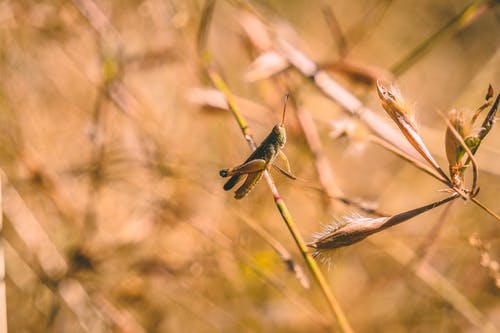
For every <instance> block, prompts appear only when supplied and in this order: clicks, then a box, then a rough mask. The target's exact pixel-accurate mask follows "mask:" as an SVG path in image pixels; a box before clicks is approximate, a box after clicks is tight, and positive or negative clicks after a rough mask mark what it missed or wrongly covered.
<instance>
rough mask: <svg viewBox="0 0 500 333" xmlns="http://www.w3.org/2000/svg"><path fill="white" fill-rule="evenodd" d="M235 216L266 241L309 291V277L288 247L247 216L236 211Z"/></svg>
mask: <svg viewBox="0 0 500 333" xmlns="http://www.w3.org/2000/svg"><path fill="white" fill-rule="evenodd" d="M234 212H235V214H236V215H238V216H239V217H240V218H241V219H242V220H243V221H244V222H245V223H246V224H247V225H248V226H249V227H250V228H251V229H252V230H253V231H254V232H255V233H256V234H258V235H259V236H260V237H261V238H262V239H264V240H265V241H266V242H267V243H268V244H269V245H270V246H271V247H272V248H273V249H274V251H276V253H277V254H278V255H279V257H280V258H281V260H282V261H283V263H284V264H285V265H286V267H287V268H288V270H289V271H291V272H293V273H294V274H295V277H296V278H297V280H298V281H299V282H300V284H301V285H302V286H303V287H304V288H305V289H309V287H310V285H311V284H310V282H309V278H308V277H307V275H306V274H305V273H304V271H303V270H302V267H301V266H300V265H298V264H297V263H295V261H294V260H293V258H292V255H291V254H290V252H289V251H288V250H287V249H286V247H285V246H284V245H283V244H281V243H280V242H279V241H278V240H277V239H276V238H275V237H273V236H272V235H271V234H270V233H269V232H267V231H266V230H265V229H264V228H262V227H261V226H260V225H258V224H257V223H255V222H254V221H253V220H252V219H251V218H250V217H248V216H245V215H244V214H242V213H241V212H239V211H237V210H234Z"/></svg>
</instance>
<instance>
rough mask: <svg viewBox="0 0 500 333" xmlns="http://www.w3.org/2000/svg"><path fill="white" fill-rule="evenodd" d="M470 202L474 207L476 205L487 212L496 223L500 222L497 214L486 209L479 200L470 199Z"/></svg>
mask: <svg viewBox="0 0 500 333" xmlns="http://www.w3.org/2000/svg"><path fill="white" fill-rule="evenodd" d="M470 200H471V201H472V202H474V203H475V204H476V205H478V206H479V207H481V208H482V209H484V211H485V212H487V213H488V214H490V215H491V216H493V217H494V218H496V219H497V221H499V222H500V216H498V214H497V213H495V212H494V211H492V210H491V209H489V208H488V207H486V206H485V205H483V204H482V203H481V202H480V201H479V200H477V199H476V198H471V199H470Z"/></svg>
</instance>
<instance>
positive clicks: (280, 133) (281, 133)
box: [273, 124, 286, 148]
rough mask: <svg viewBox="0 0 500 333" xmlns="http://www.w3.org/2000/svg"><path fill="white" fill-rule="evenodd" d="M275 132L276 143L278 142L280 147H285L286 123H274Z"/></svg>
mask: <svg viewBox="0 0 500 333" xmlns="http://www.w3.org/2000/svg"><path fill="white" fill-rule="evenodd" d="M273 134H274V135H275V138H276V143H278V145H279V146H280V148H283V147H284V146H285V143H286V130H285V125H284V124H276V125H274V127H273Z"/></svg>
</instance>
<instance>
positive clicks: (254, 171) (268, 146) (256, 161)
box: [219, 94, 296, 199]
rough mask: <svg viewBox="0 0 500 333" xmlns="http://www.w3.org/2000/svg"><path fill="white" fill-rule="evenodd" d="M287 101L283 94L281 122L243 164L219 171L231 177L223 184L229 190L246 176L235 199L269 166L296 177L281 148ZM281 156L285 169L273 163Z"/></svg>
mask: <svg viewBox="0 0 500 333" xmlns="http://www.w3.org/2000/svg"><path fill="white" fill-rule="evenodd" d="M287 101H288V94H286V96H285V103H284V106H283V117H282V119H281V123H279V124H276V125H275V126H274V127H273V129H272V131H271V133H269V135H268V136H267V137H266V138H265V139H264V141H262V143H261V144H260V145H259V146H258V147H257V149H255V151H254V152H253V153H252V154H251V155H250V157H249V158H247V160H246V161H245V162H243V164H241V165H239V166H237V167H234V168H228V169H222V170H221V171H220V172H219V173H220V175H221V176H222V177H231V178H230V179H229V180H228V181H227V182H226V183H225V184H224V190H225V191H229V190H230V189H232V188H233V187H234V186H235V185H236V184H237V183H238V182H239V181H240V180H242V179H243V177H245V176H246V177H247V178H246V180H245V182H244V183H243V185H241V186H240V188H238V189H237V190H236V192H235V194H234V197H235V198H236V199H241V198H243V197H245V196H246V195H247V194H248V193H249V192H250V191H251V190H252V189H253V188H254V186H255V185H257V183H258V182H259V180H260V179H261V178H262V175H263V174H264V171H268V170H269V168H270V167H271V166H273V167H275V168H276V169H277V170H278V171H280V172H281V173H283V174H284V175H286V176H287V177H290V178H292V179H296V177H295V176H294V175H293V174H292V171H291V169H290V162H288V158H287V157H286V155H285V153H283V152H282V151H281V150H282V149H283V147H284V146H285V143H286V131H285V124H284V123H285V112H286V104H287ZM278 156H279V157H281V158H282V159H283V161H284V162H285V167H286V171H285V170H283V169H281V168H280V167H279V166H277V165H275V164H274V161H275V160H276V157H278Z"/></svg>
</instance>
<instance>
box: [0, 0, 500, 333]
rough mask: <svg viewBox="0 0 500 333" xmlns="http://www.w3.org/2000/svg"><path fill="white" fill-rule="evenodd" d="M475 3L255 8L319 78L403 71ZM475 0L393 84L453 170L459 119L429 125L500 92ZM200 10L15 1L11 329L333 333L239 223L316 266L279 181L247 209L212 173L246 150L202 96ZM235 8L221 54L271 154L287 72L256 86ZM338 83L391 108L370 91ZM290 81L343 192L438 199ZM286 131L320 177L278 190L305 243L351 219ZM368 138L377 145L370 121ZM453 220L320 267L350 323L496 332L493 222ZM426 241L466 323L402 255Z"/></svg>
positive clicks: (7, 216)
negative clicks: (341, 64) (339, 65)
mask: <svg viewBox="0 0 500 333" xmlns="http://www.w3.org/2000/svg"><path fill="white" fill-rule="evenodd" d="M470 2H471V1H463V0H446V1H427V0H425V1H378V0H377V1H371V2H366V1H357V0H356V1H334V2H333V1H332V2H328V1H312V2H308V1H293V2H288V1H256V2H250V4H251V5H252V6H254V8H255V9H256V10H257V11H258V12H259V13H260V17H261V19H262V20H263V21H264V22H265V23H266V24H267V25H268V27H269V28H270V29H271V30H273V31H276V32H277V33H278V34H281V35H283V36H284V38H286V39H288V40H289V41H290V42H292V43H294V44H295V45H296V46H297V47H299V48H301V49H302V50H303V51H304V52H305V53H306V54H307V55H308V56H309V57H310V58H311V59H313V60H314V61H315V62H316V63H318V64H327V63H332V62H335V61H337V60H339V58H340V55H341V54H344V58H345V59H348V60H351V61H355V62H356V63H359V64H363V65H366V66H374V67H377V68H380V69H385V70H394V69H395V68H396V69H398V67H397V64H398V63H400V61H401V60H402V59H405V57H406V56H407V55H408V54H411V52H412V50H414V49H415V48H416V47H417V46H418V45H419V44H420V43H422V42H425V41H428V40H429V38H430V37H431V36H432V35H433V34H435V33H436V32H437V31H440V29H441V28H442V27H443V26H445V25H446V23H447V22H449V21H451V20H453V19H454V18H456V17H457V16H458V15H459V14H460V13H461V11H462V10H463V9H464V8H466V7H467V6H468V5H469V4H470ZM477 3H479V4H480V5H481V4H482V5H484V4H487V5H486V6H485V7H482V8H483V9H484V10H482V11H478V12H477V15H476V16H477V17H474V18H473V19H472V20H470V22H466V23H467V24H462V25H459V26H457V27H456V28H454V29H452V30H451V31H448V32H446V33H444V34H443V35H442V36H441V37H440V38H438V39H437V40H436V41H435V42H432V43H431V44H430V45H429V47H428V49H426V52H424V53H423V54H422V56H420V57H418V58H417V59H415V61H414V62H412V63H408V68H405V69H404V70H401V71H400V72H399V73H396V74H397V82H398V84H399V86H400V88H401V90H402V92H403V95H404V96H405V97H406V98H407V100H408V101H409V103H410V104H412V105H414V106H415V110H416V117H417V120H418V122H419V124H420V128H421V131H422V136H423V137H424V140H425V141H426V143H427V144H428V146H429V148H430V150H431V151H432V153H433V154H435V156H436V157H437V158H438V160H439V162H440V163H441V164H442V165H443V166H445V165H446V158H445V157H444V156H445V155H444V153H445V150H444V131H445V124H444V122H443V121H442V119H441V118H440V116H439V115H438V113H436V112H435V111H440V112H447V111H449V110H450V109H452V108H458V109H461V110H464V111H465V112H473V111H474V110H475V109H476V108H477V107H478V106H479V105H480V104H481V103H482V102H483V98H484V95H485V93H486V88H487V86H488V84H490V83H491V84H492V85H493V87H494V88H495V89H500V75H499V74H500V49H499V44H500V40H499V39H498V31H500V20H499V15H500V12H499V7H498V6H497V5H496V4H497V2H495V1H490V2H488V1H486V2H485V1H479V2H477ZM203 5H204V3H203V2H202V1H176V0H169V1H164V0H133V1H116V0H115V1H112V0H99V1H91V0H75V1H57V0H54V1H34V0H33V1H29V0H15V1H14V0H3V1H0V43H1V46H0V73H1V77H2V78H3V79H2V80H1V82H0V127H1V129H0V163H1V164H0V165H1V167H2V171H3V175H2V182H3V192H4V193H3V207H4V225H3V233H2V235H3V247H4V257H5V258H4V260H5V262H6V287H7V320H8V326H9V331H10V332H105V331H116V332H215V331H222V332H235V331H241V332H310V331H313V332H316V331H318V332H321V331H328V330H330V329H332V328H335V324H334V323H333V320H332V318H331V315H330V313H329V312H328V310H327V307H326V304H325V302H324V299H323V297H322V295H321V293H320V292H319V290H318V288H317V286H316V285H315V284H314V283H312V286H311V290H305V289H304V288H303V287H302V286H301V285H300V283H299V282H298V281H297V280H296V279H295V277H294V276H293V274H291V273H290V272H289V271H288V270H287V269H286V267H285V265H284V264H283V262H282V261H281V260H280V258H279V257H278V256H277V255H276V253H275V252H274V251H273V250H272V249H271V247H270V246H269V245H268V244H267V243H266V242H265V241H264V240H263V239H262V238H261V237H260V236H259V235H258V234H257V233H256V232H255V230H254V229H252V228H251V227H249V225H248V223H245V220H247V221H248V220H249V221H251V223H255V224H258V225H260V226H262V227H263V228H265V229H266V230H267V231H268V232H269V233H271V234H272V235H273V236H274V237H275V238H276V239H277V240H279V241H280V242H281V243H282V244H284V245H285V247H286V248H287V249H288V250H289V251H290V252H291V253H292V255H293V256H294V259H295V261H296V263H298V264H300V265H303V263H302V259H301V257H300V255H298V253H297V251H296V248H295V245H294V244H293V242H292V240H291V237H290V235H289V233H288V232H287V230H286V228H285V226H284V224H283V223H282V221H281V219H280V217H279V213H278V212H277V210H276V209H275V206H274V204H273V202H272V196H271V194H270V193H269V191H268V189H267V186H265V185H264V184H263V183H264V182H262V184H259V185H258V186H257V187H256V188H255V189H254V190H253V191H252V192H251V193H250V194H249V195H248V197H246V198H244V199H243V200H241V201H236V200H234V199H233V198H232V193H229V192H224V191H223V190H222V184H223V180H222V179H221V178H220V177H219V175H218V171H219V169H221V168H223V167H230V166H235V165H237V164H239V163H241V162H242V161H243V160H244V159H246V156H247V155H248V154H249V152H250V151H249V149H248V147H247V145H246V143H245V141H244V139H243V137H242V135H241V133H240V130H239V128H238V127H237V124H236V122H235V121H234V119H233V118H232V116H231V115H230V114H229V112H226V111H223V110H219V109H216V108H210V107H202V106H201V105H200V103H198V102H196V98H195V97H196V92H197V91H198V92H199V90H197V89H200V88H211V85H210V83H209V81H208V79H207V77H206V74H205V72H204V69H203V66H202V63H201V60H200V58H199V55H198V53H197V49H196V47H197V46H196V41H197V34H198V26H199V23H200V20H201V17H202V16H203V15H204V12H203ZM241 8H242V7H241V4H240V3H239V2H238V1H218V2H217V3H216V6H215V9H214V12H213V17H212V20H211V24H210V25H209V28H208V29H209V30H208V35H207V36H208V39H207V41H206V48H207V50H208V51H209V52H210V53H211V54H212V55H213V57H214V62H215V63H217V64H218V65H219V68H220V70H221V72H222V74H223V75H224V77H225V79H226V80H227V82H228V85H229V88H230V89H231V91H232V92H233V93H234V94H235V95H237V96H239V97H240V98H239V99H237V101H239V102H240V103H239V106H240V107H241V109H242V112H243V113H244V115H245V117H246V118H247V120H248V122H249V126H250V127H251V129H252V131H253V133H254V136H255V138H256V140H257V141H259V142H260V141H261V140H262V139H263V138H264V137H265V136H266V135H267V134H268V132H269V131H270V129H271V128H272V126H273V125H274V124H275V123H276V122H277V121H278V119H279V117H280V112H281V108H282V105H281V104H282V96H283V94H284V92H285V89H283V85H280V84H278V83H277V82H276V81H275V80H273V79H265V80H261V81H257V82H248V81H246V80H245V79H244V78H245V73H247V71H248V68H249V65H250V64H251V63H252V61H253V60H254V59H255V57H256V56H257V55H258V53H257V51H256V50H255V49H254V48H253V47H252V45H251V44H250V43H249V41H248V39H247V37H246V34H245V33H244V32H243V29H242V27H241V25H240V23H241V21H242V9H241ZM325 9H327V10H329V11H330V12H331V13H333V14H334V16H335V18H336V21H337V23H338V26H339V27H340V31H341V32H342V37H343V39H344V41H345V47H342V46H339V45H340V44H339V43H338V42H336V40H338V37H339V36H338V35H335V34H334V33H332V30H331V28H330V27H329V25H328V21H327V20H326V19H325V15H324V11H325ZM331 74H332V76H333V77H334V78H335V79H337V80H338V81H339V82H340V83H341V84H343V85H344V86H345V87H346V88H348V89H349V90H350V91H351V92H352V93H354V94H355V95H356V96H358V97H359V98H360V99H361V100H362V101H363V102H364V103H366V105H367V106H369V107H371V108H372V109H374V110H376V111H377V112H380V115H381V116H385V115H384V114H383V111H382V108H381V107H380V106H379V102H378V99H377V97H376V90H375V88H374V87H373V85H366V84H359V83H357V82H356V81H354V80H352V78H351V77H349V76H345V75H340V74H339V73H337V72H335V71H333V72H331ZM280 79H281V81H279V82H286V83H287V84H288V85H290V86H293V87H294V89H295V92H294V98H296V100H297V102H298V104H299V105H300V107H302V108H304V109H306V110H308V111H309V112H310V113H311V115H312V117H313V119H314V122H315V124H316V126H317V127H318V129H319V132H320V136H321V139H322V143H323V145H324V149H325V153H326V155H327V157H328V160H329V162H330V164H331V166H332V168H333V171H334V174H335V177H336V179H335V180H336V182H337V183H338V185H339V187H340V188H341V189H342V190H343V192H344V193H345V195H346V196H347V197H349V198H353V199H362V200H367V201H370V202H376V203H377V204H378V207H379V208H380V210H382V211H384V212H387V213H389V214H392V213H397V212H401V211H403V210H407V209H411V208H415V207H417V206H419V205H423V204H426V203H429V202H432V201H433V200H436V199H437V198H439V197H441V196H442V194H441V193H439V192H437V190H439V189H441V188H442V186H441V184H439V183H438V182H436V181H434V180H433V179H431V178H430V177H428V176H427V175H426V174H424V173H422V172H420V171H419V170H417V169H415V168H414V167H413V166H411V165H409V164H407V163H405V162H404V161H401V160H400V159H398V158H396V157H395V156H393V155H392V154H391V153H388V152H386V151H384V150H382V149H381V148H379V147H376V146H374V145H370V144H369V143H367V142H366V141H365V140H364V136H363V134H360V135H359V137H358V138H356V137H355V138H354V139H353V138H340V139H336V140H333V139H332V138H330V137H329V131H330V130H331V122H332V121H338V120H339V119H343V118H345V117H347V115H346V114H345V113H344V112H343V111H342V109H341V108H340V107H339V106H337V105H336V104H335V103H333V102H332V101H331V100H328V99H327V98H326V97H324V96H323V95H322V94H321V93H320V92H319V91H318V89H317V88H316V87H315V86H314V85H313V84H312V83H310V82H308V81H307V80H306V79H304V78H303V77H301V76H300V75H299V74H298V73H297V72H296V71H294V70H292V69H289V70H287V71H286V72H285V73H283V74H280ZM203 91H205V90H203ZM290 110H293V108H291V109H290ZM387 122H388V123H389V118H388V117H387ZM286 124H287V130H288V142H287V146H286V147H285V152H286V154H287V156H288V158H289V160H290V163H291V165H292V169H293V170H294V172H295V174H296V175H298V176H299V177H301V178H304V179H307V180H308V181H307V182H306V183H304V182H300V181H296V182H293V181H291V180H289V179H287V178H284V177H282V176H280V175H278V174H276V177H275V180H276V182H277V186H278V188H279V189H280V193H281V195H282V196H283V197H284V198H285V200H286V202H287V204H288V206H289V208H290V210H291V213H292V214H293V216H294V218H295V220H296V222H297V223H298V225H299V227H300V229H301V232H302V234H303V235H304V237H305V238H306V239H307V240H310V239H311V236H312V234H313V233H314V232H317V231H319V230H320V228H321V225H323V224H327V223H329V222H331V221H332V219H333V217H334V215H335V216H336V215H341V214H344V213H346V212H349V211H350V210H351V208H348V207H344V206H340V205H339V206H338V207H337V210H336V211H334V212H332V211H331V210H330V209H328V207H327V206H326V205H325V201H324V200H323V197H322V194H321V193H320V192H318V191H317V190H314V189H311V186H310V185H314V186H317V185H318V180H317V174H316V170H315V169H314V166H313V155H312V154H311V153H310V152H309V149H308V147H307V144H306V141H305V139H304V136H303V134H302V132H301V130H300V128H299V126H298V124H297V120H296V118H295V116H294V115H293V112H289V114H288V115H287V118H286ZM357 125H358V127H360V128H361V129H360V130H359V131H360V132H361V133H362V132H363V129H362V127H363V124H361V123H357ZM499 138H500V131H499V130H498V128H495V127H494V128H493V130H492V132H491V133H490V135H489V136H488V138H487V139H486V140H485V142H484V143H483V145H482V146H481V149H480V151H479V152H478V155H477V158H478V162H479V165H480V169H481V172H480V174H479V181H480V186H481V193H480V195H479V197H478V198H479V199H480V200H481V201H482V202H483V203H484V204H485V205H487V206H488V207H490V208H491V209H492V210H494V211H496V212H498V210H499V205H498V193H500V181H499V180H500V169H499V167H498V166H499V165H500V164H499V163H500V145H499V142H500V141H499ZM402 140H403V139H402ZM442 211H443V208H439V209H437V210H436V211H431V212H429V213H427V214H425V215H423V216H421V217H418V218H416V219H414V220H412V221H410V222H408V223H404V224H403V225H401V226H398V227H396V228H394V229H391V230H388V231H386V232H383V233H381V234H378V235H376V236H373V237H372V239H373V241H372V240H367V241H363V242H361V243H359V244H356V245H354V246H352V247H349V248H346V249H344V250H341V251H339V252H338V253H335V254H332V258H331V263H330V265H328V264H324V265H323V266H322V268H323V270H324V272H325V274H326V276H327V279H328V281H329V284H330V285H331V287H332V289H333V291H334V292H335V293H336V295H337V297H338V299H339V302H340V304H341V306H342V308H343V309H344V311H345V312H346V314H347V317H348V319H349V321H350V323H351V325H352V326H353V328H354V330H355V331H359V332H370V331H384V332H438V331H439V332H456V331H467V332H469V331H470V332H475V331H482V330H485V329H486V328H488V327H490V328H491V325H492V324H493V325H496V327H500V320H499V318H500V301H499V300H500V298H499V296H500V295H499V286H498V285H496V284H495V278H494V276H493V277H492V275H491V270H488V269H486V268H484V267H483V266H482V265H481V264H482V260H483V261H484V260H485V259H484V256H485V254H484V253H487V254H488V255H489V256H490V257H491V259H492V260H498V259H499V256H500V255H499V253H500V251H499V250H500V238H499V236H500V233H499V230H500V229H499V225H498V222H496V221H495V220H494V219H493V218H492V217H490V216H489V215H487V214H486V213H485V212H484V211H482V210H480V209H478V208H477V206H474V205H472V204H471V203H464V202H462V201H460V202H458V201H457V202H455V203H454V204H453V205H452V207H451V209H450V210H449V213H448V215H447V216H446V218H445V220H444V221H443V219H442V216H441V215H440V214H441V212H442ZM438 224H442V225H441V226H440V227H435V226H436V225H438ZM36 226H38V227H36ZM40 227H41V228H40ZM433 228H434V229H433ZM429 232H431V233H429ZM430 235H431V236H430ZM471 235H477V236H478V237H480V239H482V241H483V242H484V243H485V244H486V245H487V249H486V250H485V251H486V252H480V251H479V252H478V251H477V249H475V248H474V247H472V246H471V245H470V242H469V238H470V236H471ZM47 236H48V237H47ZM429 238H432V239H431V241H430V245H429V247H428V248H427V251H428V252H427V254H426V255H425V256H423V257H422V258H421V263H422V262H423V263H424V265H425V267H430V268H432V271H433V272H434V271H435V272H438V273H440V274H441V275H442V277H443V279H444V281H445V282H446V283H447V284H449V285H451V286H452V287H453V288H454V289H455V290H456V291H457V292H458V294H459V295H460V296H461V297H463V298H464V299H466V301H467V302H466V303H467V304H468V305H470V306H471V307H469V308H466V309H463V308H462V310H460V307H458V309H457V304H456V303H453V302H452V303H450V301H449V298H447V297H443V293H444V294H447V290H446V289H441V290H438V291H436V289H433V288H432V286H431V287H430V286H429V284H428V283H426V282H425V278H424V279H422V275H419V274H418V273H417V272H418V268H417V269H415V268H414V267H413V266H411V265H405V264H401V262H398V260H397V258H396V257H395V256H394V249H395V248H396V249H398V247H397V246H403V245H402V244H404V246H406V247H408V248H409V249H411V251H417V250H418V249H419V248H420V247H421V246H422V244H426V242H428V241H429ZM393 242H398V243H395V244H399V245H397V246H396V245H394V244H393ZM391 244H392V245H391ZM406 247H404V249H406ZM391 249H392V250H391ZM400 249H401V248H400ZM391 251H392V252H391ZM397 251H398V250H396V252H397ZM401 251H403V250H400V252H401ZM411 251H410V252H411ZM403 252H404V251H403ZM391 253H392V255H391ZM481 253H482V256H481ZM420 265H422V264H420ZM419 267H420V266H419ZM424 272H429V270H427V271H426V270H425V269H424ZM497 272H498V270H497ZM497 278H498V276H497ZM471 313H472V315H470V316H469V317H468V316H467V314H471ZM471 316H472V318H473V319H471ZM488 325H490V326H488Z"/></svg>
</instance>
